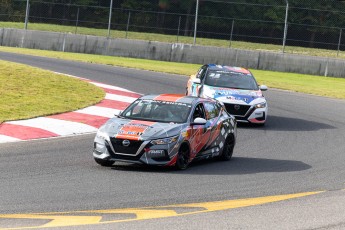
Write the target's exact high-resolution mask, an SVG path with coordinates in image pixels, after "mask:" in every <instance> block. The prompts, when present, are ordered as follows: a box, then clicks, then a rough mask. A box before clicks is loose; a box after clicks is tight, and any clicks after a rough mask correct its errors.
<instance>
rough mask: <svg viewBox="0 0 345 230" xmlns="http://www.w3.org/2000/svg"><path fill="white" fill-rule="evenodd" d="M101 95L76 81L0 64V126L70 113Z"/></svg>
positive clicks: (0, 62)
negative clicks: (16, 121) (21, 120)
mask: <svg viewBox="0 0 345 230" xmlns="http://www.w3.org/2000/svg"><path fill="white" fill-rule="evenodd" d="M104 95H105V93H104V92H103V90H101V89H99V88H98V87H96V86H94V85H92V84H89V83H87V82H84V81H81V80H79V79H75V78H72V77H67V76H63V75H59V74H54V73H52V72H50V71H45V70H41V69H38V68H33V67H29V66H26V65H21V64H15V63H11V62H7V61H1V60H0V98H1V100H0V123H1V122H4V121H10V120H18V119H26V118H32V117H37V116H42V115H51V114H56V113H61V112H67V111H73V110H76V109H80V108H84V107H86V106H89V105H92V104H95V103H97V102H99V101H100V100H102V99H103V98H104Z"/></svg>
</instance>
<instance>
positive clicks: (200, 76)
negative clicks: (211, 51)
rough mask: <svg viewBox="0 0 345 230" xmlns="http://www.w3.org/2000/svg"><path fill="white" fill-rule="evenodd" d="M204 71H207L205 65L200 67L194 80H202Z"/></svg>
mask: <svg viewBox="0 0 345 230" xmlns="http://www.w3.org/2000/svg"><path fill="white" fill-rule="evenodd" d="M206 69H207V65H204V66H202V67H201V68H200V69H199V71H198V73H197V75H196V78H200V79H201V80H202V79H203V77H204V76H205V72H206Z"/></svg>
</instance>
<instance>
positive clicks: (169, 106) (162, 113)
mask: <svg viewBox="0 0 345 230" xmlns="http://www.w3.org/2000/svg"><path fill="white" fill-rule="evenodd" d="M191 107H192V105H191V104H186V103H180V102H169V101H156V100H143V99H138V100H136V101H135V102H133V104H131V105H130V106H129V107H128V108H127V109H126V110H125V111H123V112H122V114H121V116H123V117H125V118H128V119H136V120H146V121H157V122H173V123H185V122H186V121H187V119H188V115H189V113H190V110H191Z"/></svg>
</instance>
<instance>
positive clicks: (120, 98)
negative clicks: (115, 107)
mask: <svg viewBox="0 0 345 230" xmlns="http://www.w3.org/2000/svg"><path fill="white" fill-rule="evenodd" d="M105 99H108V100H113V101H123V102H128V103H132V102H133V101H135V100H137V99H138V98H135V97H127V96H121V95H117V94H111V93H107V94H106V95H105Z"/></svg>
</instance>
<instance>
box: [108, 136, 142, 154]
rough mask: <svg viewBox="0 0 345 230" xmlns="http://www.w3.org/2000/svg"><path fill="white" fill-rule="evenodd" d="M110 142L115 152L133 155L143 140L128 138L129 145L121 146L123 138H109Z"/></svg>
mask: <svg viewBox="0 0 345 230" xmlns="http://www.w3.org/2000/svg"><path fill="white" fill-rule="evenodd" d="M110 141H111V144H112V146H113V148H114V150H115V153H124V154H128V155H133V156H134V155H135V154H136V153H137V151H138V149H139V148H140V146H141V144H142V143H143V141H133V140H130V144H129V146H123V144H122V142H123V141H124V139H118V138H110Z"/></svg>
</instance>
